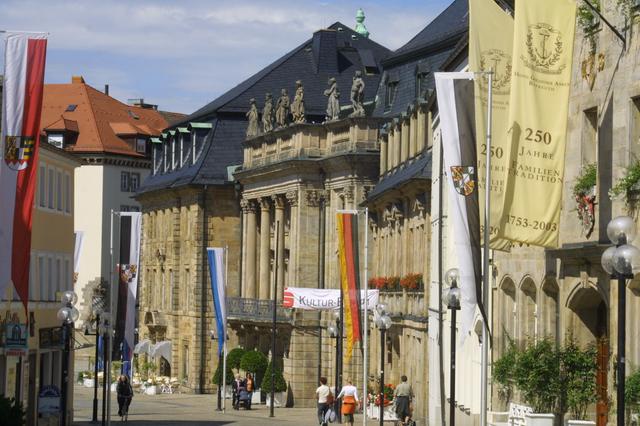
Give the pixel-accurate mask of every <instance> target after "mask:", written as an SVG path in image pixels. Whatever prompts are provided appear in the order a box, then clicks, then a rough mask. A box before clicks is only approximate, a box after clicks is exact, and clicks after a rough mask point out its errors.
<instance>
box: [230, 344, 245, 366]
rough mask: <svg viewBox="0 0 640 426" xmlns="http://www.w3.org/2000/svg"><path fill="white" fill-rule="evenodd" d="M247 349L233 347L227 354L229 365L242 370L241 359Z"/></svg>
mask: <svg viewBox="0 0 640 426" xmlns="http://www.w3.org/2000/svg"><path fill="white" fill-rule="evenodd" d="M246 352H247V351H245V350H244V349H243V348H233V349H231V350H230V351H229V353H228V354H227V367H229V368H235V369H236V370H240V361H242V357H243V356H244V354H245V353H246Z"/></svg>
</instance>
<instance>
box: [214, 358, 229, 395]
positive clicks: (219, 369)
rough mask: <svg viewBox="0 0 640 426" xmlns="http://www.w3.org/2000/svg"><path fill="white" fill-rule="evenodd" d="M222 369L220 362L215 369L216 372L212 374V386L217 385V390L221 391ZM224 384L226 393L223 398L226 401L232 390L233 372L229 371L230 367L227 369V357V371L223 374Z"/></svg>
mask: <svg viewBox="0 0 640 426" xmlns="http://www.w3.org/2000/svg"><path fill="white" fill-rule="evenodd" d="M222 368H223V364H222V363H221V362H219V363H218V366H217V367H216V371H215V372H214V373H213V384H214V385H217V386H218V388H219V389H222ZM225 378H226V379H225V384H226V385H227V388H226V393H225V395H224V397H225V398H226V399H229V398H231V395H232V390H231V384H232V383H233V371H231V367H229V356H228V355H227V371H226V374H225Z"/></svg>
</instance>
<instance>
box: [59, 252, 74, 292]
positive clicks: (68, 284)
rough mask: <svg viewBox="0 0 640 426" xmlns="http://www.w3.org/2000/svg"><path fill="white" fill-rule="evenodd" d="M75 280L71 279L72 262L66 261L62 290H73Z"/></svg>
mask: <svg viewBox="0 0 640 426" xmlns="http://www.w3.org/2000/svg"><path fill="white" fill-rule="evenodd" d="M72 281H73V280H72V279H71V261H70V260H69V259H65V260H64V281H63V283H64V288H62V290H64V291H66V290H72V289H73V282H72Z"/></svg>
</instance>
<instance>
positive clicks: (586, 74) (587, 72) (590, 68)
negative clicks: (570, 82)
mask: <svg viewBox="0 0 640 426" xmlns="http://www.w3.org/2000/svg"><path fill="white" fill-rule="evenodd" d="M581 65H582V66H581V71H582V78H583V80H586V81H587V84H588V85H589V90H593V85H594V84H595V82H596V74H597V71H596V55H595V54H590V55H589V56H587V58H586V59H584V60H583V61H582V64H581Z"/></svg>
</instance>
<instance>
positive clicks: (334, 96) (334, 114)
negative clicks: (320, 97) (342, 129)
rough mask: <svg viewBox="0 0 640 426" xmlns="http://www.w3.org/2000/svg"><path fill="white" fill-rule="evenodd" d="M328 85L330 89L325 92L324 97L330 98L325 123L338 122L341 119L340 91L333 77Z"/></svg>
mask: <svg viewBox="0 0 640 426" xmlns="http://www.w3.org/2000/svg"><path fill="white" fill-rule="evenodd" d="M327 84H328V85H329V88H328V89H326V90H325V91H324V95H325V96H327V97H328V99H327V116H326V118H325V121H336V120H337V119H338V118H340V90H339V89H338V83H337V82H336V79H335V77H331V78H330V79H329V82H328V83H327Z"/></svg>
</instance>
